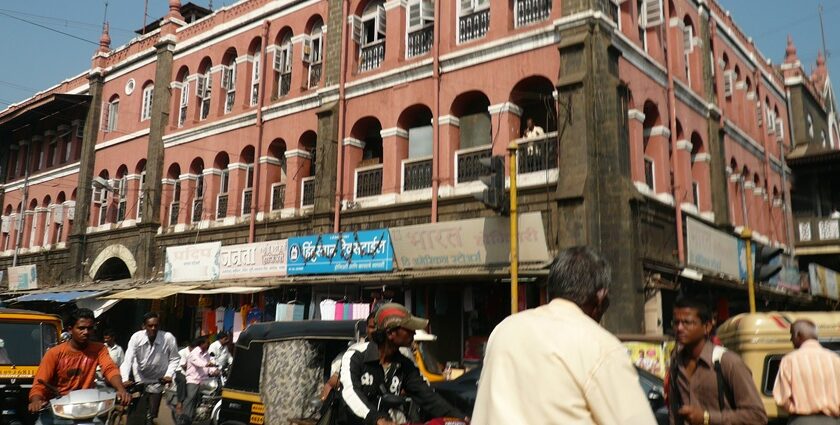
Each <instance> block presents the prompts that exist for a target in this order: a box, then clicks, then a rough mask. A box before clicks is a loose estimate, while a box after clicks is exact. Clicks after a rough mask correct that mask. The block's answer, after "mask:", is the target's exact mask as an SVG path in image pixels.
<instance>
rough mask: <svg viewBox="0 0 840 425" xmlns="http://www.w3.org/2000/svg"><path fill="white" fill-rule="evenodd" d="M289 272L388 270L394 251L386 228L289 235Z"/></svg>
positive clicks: (317, 272)
mask: <svg viewBox="0 0 840 425" xmlns="http://www.w3.org/2000/svg"><path fill="white" fill-rule="evenodd" d="M288 244H289V256H288V266H287V272H288V274H289V275H304V274H339V273H369V272H389V271H391V270H393V268H394V252H393V248H392V247H391V237H390V235H389V234H388V230H385V229H380V230H360V231H356V232H346V233H329V234H323V235H311V236H303V237H295V238H289V242H288Z"/></svg>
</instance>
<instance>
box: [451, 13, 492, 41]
mask: <svg viewBox="0 0 840 425" xmlns="http://www.w3.org/2000/svg"><path fill="white" fill-rule="evenodd" d="M489 28H490V9H484V10H479V11H477V12H473V13H470V14H469V15H464V16H461V18H460V19H458V42H459V43H464V42H467V41H470V40H475V39H477V38H481V37H484V36H485V35H487V30H488V29H489Z"/></svg>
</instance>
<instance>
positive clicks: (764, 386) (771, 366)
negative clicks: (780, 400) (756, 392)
mask: <svg viewBox="0 0 840 425" xmlns="http://www.w3.org/2000/svg"><path fill="white" fill-rule="evenodd" d="M782 357H784V356H783V355H782V354H771V355H769V356H767V357H765V358H764V374H763V377H762V379H761V392H762V393H763V394H764V395H766V396H771V397H772V396H773V387H774V386H775V385H776V375H778V374H779V365H780V364H781V363H782Z"/></svg>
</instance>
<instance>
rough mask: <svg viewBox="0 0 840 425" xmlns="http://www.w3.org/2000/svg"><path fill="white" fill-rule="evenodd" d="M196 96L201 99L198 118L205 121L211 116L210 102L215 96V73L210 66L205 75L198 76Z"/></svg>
mask: <svg viewBox="0 0 840 425" xmlns="http://www.w3.org/2000/svg"><path fill="white" fill-rule="evenodd" d="M195 92H196V96H197V97H198V99H199V104H198V119H199V121H204V120H206V119H207V117H209V116H210V102H211V100H212V97H213V73H212V70H211V69H210V68H207V71H206V72H205V73H204V74H203V75H199V76H198V82H197V83H196V90H195Z"/></svg>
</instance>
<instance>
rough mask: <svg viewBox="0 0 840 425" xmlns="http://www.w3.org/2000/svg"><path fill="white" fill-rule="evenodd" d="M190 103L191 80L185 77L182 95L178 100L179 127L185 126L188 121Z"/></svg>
mask: <svg viewBox="0 0 840 425" xmlns="http://www.w3.org/2000/svg"><path fill="white" fill-rule="evenodd" d="M189 105H190V82H189V80H188V79H187V78H186V77H184V81H182V82H181V97H180V102H178V128H180V127H183V126H184V124H185V123H186V122H187V108H188V107H189Z"/></svg>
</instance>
